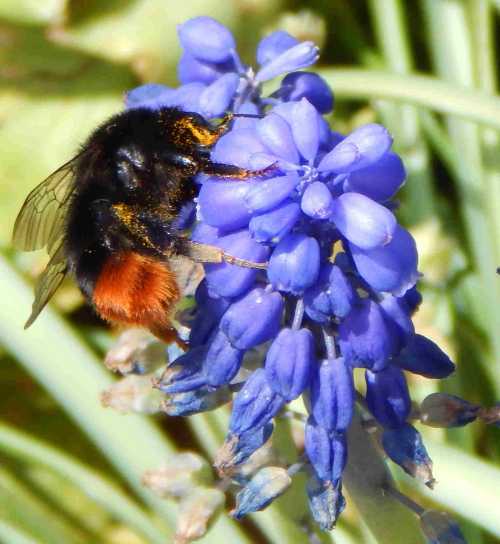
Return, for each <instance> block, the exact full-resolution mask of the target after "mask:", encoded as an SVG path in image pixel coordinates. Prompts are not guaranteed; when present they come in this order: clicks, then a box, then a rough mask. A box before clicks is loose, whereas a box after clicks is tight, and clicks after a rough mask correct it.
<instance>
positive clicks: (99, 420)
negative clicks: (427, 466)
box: [0, 0, 500, 544]
mask: <svg viewBox="0 0 500 544" xmlns="http://www.w3.org/2000/svg"><path fill="white" fill-rule="evenodd" d="M499 14H500V1H499V0H312V1H309V2H306V1H299V0H297V1H293V0H288V1H287V0H232V1H228V2H220V1H215V0H213V1H212V0H192V1H189V2H179V1H173V0H0V244H1V255H0V357H1V359H2V361H1V362H2V364H1V366H0V374H1V378H2V379H1V381H0V387H1V390H0V461H1V463H0V542H5V543H7V544H16V543H33V542H38V543H50V544H53V543H54V544H59V543H64V544H73V543H84V542H85V543H97V544H100V543H102V544H105V543H106V544H113V543H124V544H127V543H130V544H139V543H149V542H153V543H161V542H164V543H166V542H171V541H172V534H173V531H174V529H175V516H176V508H177V507H176V506H175V505H174V504H173V503H172V502H169V501H165V500H161V499H157V498H155V497H154V496H153V495H152V494H151V493H150V492H149V491H148V490H146V489H145V488H144V487H143V486H142V485H141V482H140V478H141V474H142V473H143V471H144V470H146V469H151V468H156V467H158V466H160V465H161V464H162V463H163V462H164V461H165V460H166V459H167V458H168V456H169V455H171V454H172V452H173V451H174V450H177V449H181V450H183V449H197V450H198V451H202V452H203V453H204V454H206V455H207V456H208V457H211V456H213V454H214V452H215V450H216V449H217V446H218V445H219V444H220V443H221V442H222V441H223V437H224V428H225V421H226V420H227V413H226V411H225V409H220V410H218V411H217V412H216V413H214V414H209V415H201V416H196V417H193V418H190V419H189V420H185V421H184V420H183V421H180V422H179V421H172V420H167V419H166V418H165V417H162V416H157V417H156V419H155V417H148V416H142V415H137V414H136V415H122V414H118V413H115V412H113V411H112V410H110V409H104V408H103V407H102V406H101V404H100V401H99V394H100V392H101V391H102V390H103V389H105V388H106V387H108V386H109V385H110V384H111V382H112V381H113V380H114V377H113V376H112V375H111V373H110V372H108V371H107V370H105V369H104V367H103V365H102V363H101V361H102V359H103V355H104V353H105V351H106V349H107V348H108V347H109V346H110V345H112V342H113V338H114V337H115V335H114V334H113V332H112V331H109V330H108V329H107V328H106V327H104V326H103V325H102V324H101V323H99V322H98V321H97V320H96V319H95V318H94V317H93V316H92V314H91V312H90V311H89V310H87V309H85V308H84V307H82V299H81V296H80V295H79V293H78V291H77V289H76V288H75V286H74V285H73V284H72V283H71V282H69V283H68V284H67V285H65V286H64V288H63V289H61V290H60V292H59V293H58V294H57V296H56V297H55V300H54V304H53V305H52V308H51V309H49V310H47V311H46V312H44V314H43V315H42V316H41V317H40V319H39V320H38V321H37V323H36V324H35V325H34V326H33V327H32V328H31V329H30V330H29V331H23V328H22V326H23V323H24V321H25V319H26V318H27V316H28V314H29V310H30V307H31V302H32V290H31V289H32V288H31V284H32V282H33V279H34V278H35V277H36V275H37V273H38V272H39V271H40V270H41V267H42V266H43V265H44V263H45V261H44V255H43V254H18V253H16V252H14V251H13V250H12V249H11V248H10V247H9V239H10V236H11V231H12V225H13V221H14V218H15V215H16V212H17V211H18V209H19V208H20V206H21V204H22V202H23V199H24V198H25V196H26V194H27V192H28V191H29V190H30V189H31V188H32V187H34V186H35V185H36V184H37V183H39V181H40V180H42V179H43V178H44V177H45V176H47V175H48V174H49V173H50V172H51V171H52V170H54V169H55V168H56V167H57V166H59V165H60V164H62V163H64V162H65V161H66V160H68V159H69V158H70V157H71V156H72V155H73V154H74V153H75V150H76V149H77V147H78V145H79V143H81V142H82V140H83V139H85V137H86V136H87V134H88V133H89V132H90V130H92V129H93V128H94V127H95V126H96V125H97V124H98V123H99V122H100V121H102V120H104V119H106V118H107V117H108V116H109V115H110V114H112V113H114V112H117V111H119V110H120V109H121V108H122V98H123V93H124V92H125V91H126V90H127V89H130V88H132V87H134V86H136V85H138V84H140V83H142V82H146V81H157V82H164V83H167V84H172V85H175V84H176V78H175V63H176V61H177V59H178V55H179V47H178V43H177V36H176V24H178V23H180V22H183V21H184V20H186V19H187V18H189V17H193V16H196V15H211V16H213V17H216V18H218V19H219V20H220V21H221V22H224V23H225V24H227V25H228V26H229V27H230V28H231V30H232V31H233V32H234V33H235V35H236V37H237V39H238V42H239V47H240V51H241V53H242V56H243V58H244V59H245V60H246V61H247V62H249V63H251V62H253V54H252V51H253V50H254V47H255V45H256V43H257V42H258V40H259V39H260V38H261V37H262V36H263V35H264V34H265V33H267V32H269V31H271V30H275V29H277V28H282V29H285V30H288V31H289V32H290V33H291V34H293V35H295V36H296V37H297V38H300V39H312V40H314V41H316V42H317V43H318V44H319V45H320V47H321V58H320V62H319V67H318V71H319V73H321V74H322V75H323V76H324V77H325V78H327V80H328V81H329V83H330V84H331V85H332V87H333V89H334V92H335V93H336V100H337V102H336V111H335V114H334V118H333V123H334V126H335V128H336V129H337V130H340V131H347V130H350V129H351V128H352V127H354V126H356V125H358V124H361V123H365V122H371V121H374V120H378V121H381V122H383V123H384V124H385V125H386V126H387V127H388V128H389V129H390V131H391V132H392V133H393V134H394V136H395V145H396V150H397V151H398V152H399V153H400V154H401V155H402V157H403V159H404V161H405V164H406V167H407V170H408V173H409V176H408V181H407V184H406V187H405V189H404V190H403V192H402V195H401V207H400V211H399V217H400V220H401V222H402V223H403V224H404V225H405V226H407V227H409V228H410V230H411V232H412V233H413V234H414V236H415V237H416V240H417V244H418V247H419V252H420V255H421V260H420V270H421V271H422V272H423V273H424V277H423V280H422V291H423V293H424V300H425V302H424V304H423V306H422V307H421V310H420V311H419V313H418V314H417V316H416V326H417V330H418V331H419V332H421V333H423V334H426V335H428V336H430V337H432V338H433V339H434V340H436V341H437V342H438V343H439V344H440V345H441V346H442V347H443V349H445V350H446V351H447V352H448V353H449V354H450V355H451V356H452V357H453V358H454V360H455V361H456V362H457V366H458V369H457V372H456V373H455V375H454V376H453V377H451V378H449V379H447V380H445V381H443V382H442V383H435V382H433V381H430V380H424V379H414V380H413V381H412V383H411V387H412V397H413V398H414V399H415V400H417V401H418V400H422V399H423V398H424V397H425V396H426V395H427V394H429V393H431V392H434V391H437V390H441V391H446V392H450V393H454V394H458V395H461V396H463V397H464V398H466V399H468V400H470V401H474V402H478V403H480V404H482V405H492V404H494V403H495V400H496V399H499V398H500V394H499V391H500V381H499V375H500V372H499V368H500V312H499V311H498V309H499V305H500V295H499V293H500V279H499V276H498V275H497V274H496V268H497V266H498V265H500V149H499V130H500V97H499V96H497V93H498V89H497V87H498V73H497V67H498V59H499V54H500V41H499V36H500V32H499V31H500V27H499ZM42 253H43V252H42ZM280 425H287V423H285V422H282V423H280ZM283 431H284V432H285V431H286V429H284V430H283ZM422 432H423V433H424V436H425V438H426V443H427V445H428V449H429V452H430V455H431V457H432V458H433V459H434V462H435V466H434V469H435V476H436V478H437V480H438V485H437V487H436V489H435V491H433V492H430V491H428V490H423V489H422V486H416V485H415V484H414V483H413V482H410V481H409V478H407V477H404V476H401V474H400V473H399V472H398V471H396V470H394V474H395V476H396V477H397V479H398V481H399V483H400V485H401V488H402V489H403V490H405V491H406V492H408V494H409V495H411V496H412V497H413V498H414V499H415V500H417V501H418V502H420V503H422V504H425V505H427V506H433V507H436V508H438V509H441V510H446V511H449V512H451V513H452V514H453V515H454V517H455V518H456V519H458V520H459V521H460V524H461V527H462V529H463V531H464V534H465V535H466V537H467V541H468V542H470V543H473V544H490V543H493V542H498V540H497V539H498V537H499V536H500V521H499V520H500V510H499V508H500V507H499V498H498V490H499V489H500V477H499V471H498V470H497V469H495V468H494V463H495V461H497V460H498V458H499V454H500V440H499V437H500V429H498V428H486V427H485V426H484V425H482V424H475V425H472V426H470V427H469V428H465V429H458V430H457V429H455V430H450V431H443V430H436V429H422ZM300 496H301V495H300V494H299V495H297V494H295V495H294V497H299V499H297V500H298V504H295V506H294V509H293V512H292V511H291V510H290V508H291V502H290V498H288V499H287V498H286V496H285V497H284V498H282V499H280V500H279V501H277V502H276V503H275V504H274V505H273V506H272V507H271V508H269V509H268V510H266V511H265V512H263V513H259V514H257V515H254V516H251V518H250V519H249V520H248V521H245V522H244V523H239V524H236V523H235V522H232V521H231V520H230V518H229V517H227V516H226V515H224V516H222V517H221V518H220V519H219V520H218V521H217V523H216V524H215V526H214V528H213V529H212V531H211V532H210V533H209V534H208V536H206V537H205V540H204V542H212V541H213V542H220V541H221V538H226V539H230V540H231V541H232V542H238V543H240V542H241V543H247V542H257V543H263V544H265V543H267V542H273V543H283V542H307V536H306V534H305V533H304V531H303V530H302V529H301V524H300V521H301V519H302V516H303V515H304V512H305V509H304V504H303V499H302V500H301V499H300ZM386 521H387V523H388V524H390V523H391V520H390V518H388V519H387V520H386ZM400 531H401V532H400V539H399V542H401V543H406V542H410V541H411V538H410V537H409V536H408V534H407V533H405V527H401V528H400ZM314 538H319V539H320V540H317V541H318V542H319V541H321V542H329V541H332V540H330V536H327V535H323V536H320V537H317V536H316V537H314ZM378 538H379V539H378V541H379V542H386V540H384V539H383V538H380V537H378ZM335 541H336V542H340V543H344V542H345V543H352V544H354V543H360V542H372V541H375V540H374V537H373V536H372V535H370V534H369V532H368V529H367V527H366V526H365V525H364V524H363V523H362V522H361V523H360V516H359V514H358V513H357V511H356V509H355V508H354V507H353V505H352V504H351V505H350V506H349V507H348V509H347V511H346V513H345V514H344V516H343V518H342V521H341V523H340V524H339V527H338V528H337V529H336V531H335ZM392 542H394V540H393V541H392Z"/></svg>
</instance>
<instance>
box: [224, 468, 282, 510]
mask: <svg viewBox="0 0 500 544" xmlns="http://www.w3.org/2000/svg"><path fill="white" fill-rule="evenodd" d="M291 483H292V479H291V478H290V476H289V475H288V472H287V471H286V469H284V468H281V467H265V468H262V469H261V470H259V472H257V474H256V475H255V476H254V477H253V478H252V479H251V480H250V482H248V484H247V485H246V486H245V487H244V488H243V489H242V490H241V491H240V492H239V493H238V494H237V495H236V507H235V509H234V510H233V511H232V512H231V515H232V516H233V517H234V518H235V519H241V518H242V517H243V516H245V515H247V514H250V513H251V512H257V511H258V510H263V509H264V508H265V507H266V506H267V505H268V504H270V503H271V502H272V501H273V500H274V499H276V498H277V497H279V496H280V495H282V494H283V493H284V492H285V491H286V490H287V489H288V488H289V487H290V485H291Z"/></svg>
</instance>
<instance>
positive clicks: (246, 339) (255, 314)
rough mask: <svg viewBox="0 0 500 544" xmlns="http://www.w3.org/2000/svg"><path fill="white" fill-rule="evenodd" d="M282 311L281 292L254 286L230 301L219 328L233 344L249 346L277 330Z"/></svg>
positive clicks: (264, 340)
mask: <svg viewBox="0 0 500 544" xmlns="http://www.w3.org/2000/svg"><path fill="white" fill-rule="evenodd" d="M282 313H283V298H282V296H281V295H280V294H279V293H276V292H274V293H269V292H267V291H265V290H264V289H262V288H260V287H256V288H254V289H252V290H251V291H250V292H249V293H247V294H246V295H244V296H243V297H241V298H239V299H238V300H237V301H236V302H234V303H233V304H231V306H230V307H229V308H228V309H227V310H226V313H225V314H224V315H223V316H222V319H221V322H220V329H221V330H222V331H223V332H224V333H225V334H226V335H227V337H228V339H229V341H230V342H231V344H232V345H233V346H234V347H236V348H238V349H250V348H253V347H254V346H257V345H258V344H262V343H263V342H266V341H267V340H270V339H271V338H274V337H275V336H276V335H277V334H278V331H279V328H280V323H281V316H282Z"/></svg>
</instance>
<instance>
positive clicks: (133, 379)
mask: <svg viewBox="0 0 500 544" xmlns="http://www.w3.org/2000/svg"><path fill="white" fill-rule="evenodd" d="M161 398H162V395H161V393H160V391H158V390H157V389H154V388H153V385H152V383H151V377H150V376H134V375H131V376H125V378H122V379H121V380H119V381H117V382H115V383H114V384H113V385H112V386H111V387H109V388H108V389H106V390H105V391H103V392H102V393H101V402H102V404H103V406H105V407H106V408H113V409H114V410H118V411H119V412H123V413H127V412H135V413H138V414H154V413H156V412H158V411H159V409H160V401H161Z"/></svg>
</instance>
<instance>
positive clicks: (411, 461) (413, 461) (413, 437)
mask: <svg viewBox="0 0 500 544" xmlns="http://www.w3.org/2000/svg"><path fill="white" fill-rule="evenodd" d="M382 445H383V447H384V450H385V452H386V453H387V455H388V456H389V457H390V458H391V459H392V460H393V461H394V462H395V463H396V464H398V465H399V466H400V467H401V468H402V469H403V470H404V471H405V472H406V473H407V474H409V475H410V476H413V477H414V478H417V480H420V481H422V482H423V483H424V484H425V485H427V486H428V487H430V488H432V487H433V485H434V482H435V480H434V477H433V476H432V461H431V459H430V457H429V454H428V453H427V450H426V449H425V446H424V443H423V441H422V436H421V435H420V433H419V432H418V431H417V430H416V429H415V427H412V426H411V425H410V424H408V423H407V424H405V425H403V426H402V427H398V428H397V429H386V430H385V431H384V433H383V435H382Z"/></svg>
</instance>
